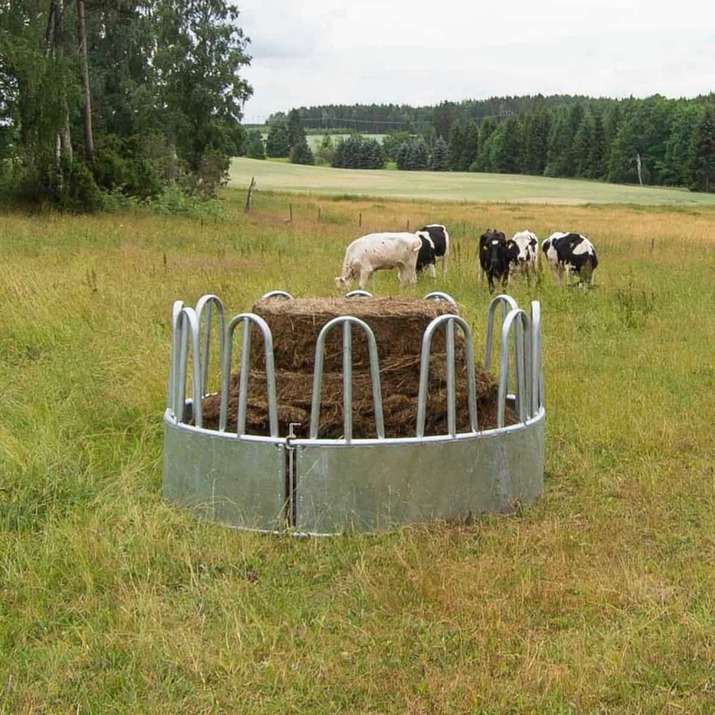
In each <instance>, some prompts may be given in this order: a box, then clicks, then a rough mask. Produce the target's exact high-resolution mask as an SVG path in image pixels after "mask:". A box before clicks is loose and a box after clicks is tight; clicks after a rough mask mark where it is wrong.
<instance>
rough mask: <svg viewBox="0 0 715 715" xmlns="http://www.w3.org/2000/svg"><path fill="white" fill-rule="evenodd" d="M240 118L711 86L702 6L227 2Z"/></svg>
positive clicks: (712, 27)
mask: <svg viewBox="0 0 715 715" xmlns="http://www.w3.org/2000/svg"><path fill="white" fill-rule="evenodd" d="M236 4H237V5H238V9H239V11H240V16H239V25H240V27H241V28H242V29H243V31H244V33H245V35H247V36H248V37H249V38H250V40H251V42H250V44H249V46H248V53H249V54H250V55H251V57H252V60H251V65H250V67H247V68H244V70H243V71H242V73H241V74H242V76H243V77H244V78H245V79H247V80H248V82H249V83H250V84H251V85H252V86H253V90H254V92H253V96H252V97H251V98H250V99H249V100H248V101H247V102H246V105H245V107H244V120H245V121H246V122H249V123H251V122H262V121H265V120H266V119H267V118H268V116H269V115H270V114H271V113H273V112H279V111H283V112H288V111H289V110H290V109H292V108H294V107H300V106H306V107H308V106H315V105H321V104H372V103H375V104H390V103H394V104H409V105H411V106H426V105H435V104H438V103H439V102H441V101H443V100H451V101H455V102H459V101H461V100H465V99H487V98H489V97H499V96H508V95H512V96H513V95H533V94H539V93H541V94H544V95H549V94H581V95H589V96H593V97H614V98H620V97H628V96H631V95H632V96H634V97H647V96H649V95H652V94H662V95H664V96H666V97H694V96H697V95H698V94H706V93H708V92H712V91H715V2H712V1H711V0H701V1H700V2H696V1H695V0H669V1H668V2H664V1H663V0H620V1H619V2H616V1H615V0H598V1H596V0H558V1H557V0H545V1H544V2H541V3H539V2H537V1H536V0H511V2H508V3H506V2H499V0H482V1H481V2H479V1H475V0H462V2H458V1H457V0H439V1H434V0H433V2H431V3H426V2H423V1H422V0H382V2H379V1H375V0H361V2H355V0H352V1H351V0H236Z"/></svg>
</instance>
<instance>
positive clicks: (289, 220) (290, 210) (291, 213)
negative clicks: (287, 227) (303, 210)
mask: <svg viewBox="0 0 715 715" xmlns="http://www.w3.org/2000/svg"><path fill="white" fill-rule="evenodd" d="M292 221H293V204H288V223H291V222H292Z"/></svg>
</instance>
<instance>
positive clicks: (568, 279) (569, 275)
mask: <svg viewBox="0 0 715 715" xmlns="http://www.w3.org/2000/svg"><path fill="white" fill-rule="evenodd" d="M573 272H574V271H573V266H572V265H571V264H570V263H565V264H564V273H565V275H566V285H567V286H568V285H570V284H571V280H572V275H573ZM580 282H581V277H580V276H579V283H580Z"/></svg>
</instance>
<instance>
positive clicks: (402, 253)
mask: <svg viewBox="0 0 715 715" xmlns="http://www.w3.org/2000/svg"><path fill="white" fill-rule="evenodd" d="M421 246H422V241H421V240H420V238H419V237H418V236H417V235H415V234H414V233H370V234H368V235H367V236H362V237H360V238H356V239H355V240H354V241H353V242H352V243H351V244H350V245H349V246H348V247H347V249H346V250H345V258H344V260H343V272H342V275H340V276H338V277H337V278H336V279H335V284H336V285H337V286H338V288H349V287H350V283H351V281H352V279H353V278H355V277H356V276H357V277H358V279H359V283H360V288H363V289H364V288H365V286H366V285H367V282H368V281H369V280H370V277H371V276H372V274H373V273H374V272H375V271H379V270H383V269H390V268H397V274H398V277H399V279H400V285H401V286H405V285H409V284H411V283H414V282H415V280H416V279H417V274H416V272H415V266H416V264H417V254H418V252H419V250H420V248H421Z"/></svg>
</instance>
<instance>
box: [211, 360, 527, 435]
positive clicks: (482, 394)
mask: <svg viewBox="0 0 715 715" xmlns="http://www.w3.org/2000/svg"><path fill="white" fill-rule="evenodd" d="M455 372H456V374H455V383H456V396H457V400H456V416H457V430H458V431H459V432H466V431H468V430H469V407H468V401H467V375H466V369H465V367H464V364H463V363H462V366H461V369H459V368H458V369H457V370H456V371H455ZM238 380H239V374H238V373H236V374H234V375H232V377H231V388H230V389H231V393H230V398H229V407H228V429H229V430H235V429H236V420H237V412H238ZM476 382H477V420H478V423H479V429H489V428H492V427H496V404H497V384H496V382H495V381H494V379H493V378H492V376H491V375H490V374H489V373H488V372H486V371H485V370H484V369H483V368H482V367H481V366H480V365H476ZM380 387H381V391H382V408H383V419H384V424H385V436H386V437H414V436H415V428H416V424H417V393H418V389H419V358H413V359H412V361H408V360H402V361H396V362H393V363H392V364H386V365H385V366H384V368H382V369H381V370H380ZM312 396H313V381H312V377H311V376H306V374H305V373H302V372H294V371H285V370H284V371H281V372H277V373H276V398H277V403H278V423H279V434H280V435H281V436H282V437H284V436H286V435H287V434H288V425H289V423H291V422H298V423H300V427H299V428H298V429H296V430H295V433H296V435H297V436H299V437H307V436H308V432H309V428H310V414H311V402H312ZM220 408H221V396H220V395H212V396H210V397H208V398H206V399H205V400H204V403H203V418H204V426H205V427H207V428H208V429H216V428H217V427H218V421H219V414H220ZM515 422H516V419H515V416H514V415H513V413H512V412H511V411H510V410H508V409H507V424H514V423H515ZM246 430H247V432H248V433H249V434H260V435H268V434H269V431H268V402H267V399H266V377H265V372H263V371H258V370H252V371H251V373H250V375H249V381H248V409H247V416H246ZM425 434H427V435H436V434H447V375H446V365H445V363H444V361H443V360H439V359H437V358H435V357H433V358H432V360H431V363H430V374H429V380H428V391H427V410H426V422H425ZM318 435H319V437H323V438H327V439H335V438H339V437H342V436H343V376H342V373H341V372H328V373H325V374H324V376H323V387H322V393H321V408H320V420H319V430H318ZM375 436H377V435H376V432H375V414H374V403H373V398H372V383H371V380H370V374H369V371H367V372H366V371H362V372H355V373H354V374H353V437H355V438H369V437H375Z"/></svg>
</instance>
